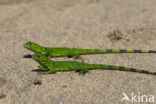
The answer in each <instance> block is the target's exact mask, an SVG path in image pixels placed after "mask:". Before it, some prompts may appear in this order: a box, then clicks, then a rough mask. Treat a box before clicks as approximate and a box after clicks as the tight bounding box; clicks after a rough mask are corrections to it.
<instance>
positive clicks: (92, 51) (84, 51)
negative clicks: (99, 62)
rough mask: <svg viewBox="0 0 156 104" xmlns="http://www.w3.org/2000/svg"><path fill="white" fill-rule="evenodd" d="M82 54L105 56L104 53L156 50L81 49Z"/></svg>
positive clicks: (150, 51) (151, 51) (155, 51)
mask: <svg viewBox="0 0 156 104" xmlns="http://www.w3.org/2000/svg"><path fill="white" fill-rule="evenodd" d="M79 52H80V54H104V53H156V50H133V49H79Z"/></svg>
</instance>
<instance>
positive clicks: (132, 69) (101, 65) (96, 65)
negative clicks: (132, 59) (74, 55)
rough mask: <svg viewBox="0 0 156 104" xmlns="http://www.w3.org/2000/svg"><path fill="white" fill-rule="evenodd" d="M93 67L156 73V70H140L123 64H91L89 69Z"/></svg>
mask: <svg viewBox="0 0 156 104" xmlns="http://www.w3.org/2000/svg"><path fill="white" fill-rule="evenodd" d="M93 67H94V69H106V70H120V71H129V72H137V73H144V74H151V75H156V72H151V71H147V70H141V69H136V68H129V67H124V66H114V65H103V64H92V68H91V69H93Z"/></svg>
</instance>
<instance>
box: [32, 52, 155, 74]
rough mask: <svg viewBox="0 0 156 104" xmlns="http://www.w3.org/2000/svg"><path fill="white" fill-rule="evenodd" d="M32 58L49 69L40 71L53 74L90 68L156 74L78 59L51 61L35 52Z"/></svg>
mask: <svg viewBox="0 0 156 104" xmlns="http://www.w3.org/2000/svg"><path fill="white" fill-rule="evenodd" d="M32 58H33V59H34V60H35V61H37V62H38V63H39V64H40V65H41V66H40V68H42V69H47V70H48V71H46V72H39V73H40V74H52V73H56V72H60V71H80V72H82V73H86V72H88V70H93V69H106V70H120V71H130V72H138V73H145V74H151V75H156V72H151V71H146V70H140V69H135V68H129V67H124V66H114V65H104V64H87V63H83V62H77V61H51V60H50V59H49V58H48V57H46V56H44V55H42V54H40V53H36V54H34V55H33V56H32Z"/></svg>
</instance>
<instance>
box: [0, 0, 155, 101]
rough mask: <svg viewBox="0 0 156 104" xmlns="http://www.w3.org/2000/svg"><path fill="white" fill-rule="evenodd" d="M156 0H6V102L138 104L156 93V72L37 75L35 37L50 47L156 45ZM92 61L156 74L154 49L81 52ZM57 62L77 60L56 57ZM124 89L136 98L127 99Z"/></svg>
mask: <svg viewBox="0 0 156 104" xmlns="http://www.w3.org/2000/svg"><path fill="white" fill-rule="evenodd" d="M155 3H156V1H155V0H137V1H136V0H0V48H1V50H0V60H1V62H0V68H1V69H0V71H1V72H0V104H44V103H46V104H132V103H133V104H138V102H139V97H141V96H142V95H146V96H147V97H148V101H147V102H146V101H144V102H142V103H141V104H155V103H156V98H155V99H154V101H155V103H150V100H149V99H150V98H151V96H150V95H152V96H154V97H156V76H152V75H146V74H139V73H132V72H121V71H110V70H94V71H90V72H89V73H87V74H86V75H79V74H78V73H75V72H58V73H56V74H50V75H39V74H37V73H36V72H32V70H33V69H36V68H37V66H38V63H36V62H35V61H34V60H32V59H24V58H23V56H24V55H26V54H32V52H30V51H29V50H27V49H25V48H24V47H23V44H24V43H25V42H27V41H34V42H37V43H39V44H41V45H44V46H50V47H74V48H93V49H94V48H101V49H102V48H103V49H112V48H114V49H125V48H129V49H153V50H156V29H155V27H156V8H155ZM81 57H82V58H83V59H84V60H85V62H87V63H100V64H113V65H122V66H129V67H134V68H140V69H146V70H150V71H156V64H155V63H156V58H155V57H156V54H103V55H85V56H81ZM54 60H72V59H67V58H65V57H64V58H57V59H54ZM123 92H124V93H125V94H127V95H128V96H129V98H130V99H131V94H132V93H133V94H134V95H136V96H137V98H136V101H133V102H132V101H130V102H129V101H124V102H121V99H122V97H123V94H122V93H123Z"/></svg>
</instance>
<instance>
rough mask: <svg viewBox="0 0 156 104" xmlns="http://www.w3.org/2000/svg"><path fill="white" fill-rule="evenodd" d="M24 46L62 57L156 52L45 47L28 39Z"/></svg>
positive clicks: (150, 51) (149, 51) (152, 51)
mask: <svg viewBox="0 0 156 104" xmlns="http://www.w3.org/2000/svg"><path fill="white" fill-rule="evenodd" d="M24 47H25V48H27V49H29V50H31V51H33V52H35V53H40V54H42V55H45V56H47V57H49V58H50V57H62V56H68V57H73V58H78V57H79V56H80V55H87V54H105V53H156V51H154V50H132V49H127V50H120V49H79V48H50V47H44V46H41V45H39V44H37V43H34V42H31V41H28V42H26V43H25V44H24ZM24 57H25V58H30V57H31V55H25V56H24Z"/></svg>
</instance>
